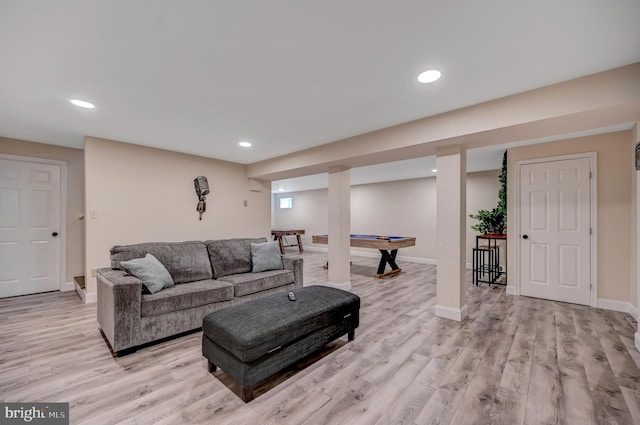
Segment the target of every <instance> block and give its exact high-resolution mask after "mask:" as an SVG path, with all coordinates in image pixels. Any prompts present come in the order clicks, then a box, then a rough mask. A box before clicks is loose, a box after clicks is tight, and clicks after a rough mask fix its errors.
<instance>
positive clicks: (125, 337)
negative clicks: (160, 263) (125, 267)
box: [97, 268, 142, 352]
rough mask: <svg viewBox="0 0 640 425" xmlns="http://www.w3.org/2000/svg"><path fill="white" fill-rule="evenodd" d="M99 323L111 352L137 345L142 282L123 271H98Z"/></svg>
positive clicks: (107, 269)
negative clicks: (136, 337) (136, 336)
mask: <svg viewBox="0 0 640 425" xmlns="http://www.w3.org/2000/svg"><path fill="white" fill-rule="evenodd" d="M97 283H98V306H97V310H98V314H97V316H98V323H99V324H100V327H101V328H102V331H103V332H104V334H105V336H106V338H107V339H108V340H109V343H110V344H111V349H112V350H113V351H114V352H118V351H120V350H123V349H125V348H129V347H132V346H134V345H136V343H135V340H134V339H135V335H137V333H138V331H139V327H140V311H141V303H142V281H140V279H138V278H136V277H134V276H131V275H128V274H127V273H126V272H124V271H122V270H112V269H110V268H104V269H99V270H98V272H97Z"/></svg>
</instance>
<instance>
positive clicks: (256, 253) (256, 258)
mask: <svg viewBox="0 0 640 425" xmlns="http://www.w3.org/2000/svg"><path fill="white" fill-rule="evenodd" d="M251 263H252V267H251V271H252V272H253V273H258V272H266V271H267V270H281V269H282V268H283V267H282V256H281V255H280V244H279V243H278V241H274V242H264V243H251Z"/></svg>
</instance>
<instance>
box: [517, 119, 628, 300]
mask: <svg viewBox="0 0 640 425" xmlns="http://www.w3.org/2000/svg"><path fill="white" fill-rule="evenodd" d="M630 139H631V135H630V132H629V131H623V132H615V133H609V134H603V135H596V136H589V137H581V138H576V139H570V140H564V141H559V142H553V143H543V144H538V145H530V146H523V147H518V148H513V149H509V154H508V161H509V165H508V166H509V175H510V176H513V175H515V174H514V173H516V172H517V168H516V162H517V161H522V160H526V159H537V158H545V157H553V156H561V155H569V154H575V153H585V152H596V153H597V162H598V168H597V175H598V182H597V188H598V206H597V208H598V223H597V232H598V234H597V236H598V264H597V266H598V277H597V278H598V298H601V299H607V300H616V301H625V302H630V301H631V294H632V289H631V253H630V248H629V247H630V244H631V237H632V235H631V231H632V229H631V219H632V216H631V214H632V211H631V179H632V177H633V168H632V166H631V161H630V160H629V157H630V156H632V153H631V150H630V149H629V140H630ZM512 181H513V180H512ZM507 196H508V198H507V199H508V211H509V214H508V220H509V223H508V225H509V228H510V229H515V217H516V214H517V210H518V209H517V205H518V203H517V199H516V198H515V196H516V192H515V187H514V185H513V184H510V185H508V194H507ZM516 238H517V234H516V232H515V230H514V232H510V239H509V265H510V270H514V271H515V265H516V261H517V258H516V255H515V253H516V252H515V249H516V243H517V239H516ZM515 278H516V276H514V277H513V279H510V281H511V282H514V283H515V280H514V279H515Z"/></svg>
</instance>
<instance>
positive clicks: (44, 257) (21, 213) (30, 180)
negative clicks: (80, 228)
mask: <svg viewBox="0 0 640 425" xmlns="http://www.w3.org/2000/svg"><path fill="white" fill-rule="evenodd" d="M59 231H60V166H59V165H55V164H41V163H37V162H27V161H18V160H8V159H1V158H0V298H4V297H11V296H15V295H24V294H33V293H36V292H46V291H54V290H58V289H60V237H59V235H58V232H59Z"/></svg>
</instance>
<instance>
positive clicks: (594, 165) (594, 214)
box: [509, 152, 598, 307]
mask: <svg viewBox="0 0 640 425" xmlns="http://www.w3.org/2000/svg"><path fill="white" fill-rule="evenodd" d="M583 158H587V159H589V171H590V173H591V174H590V175H591V178H590V179H589V188H590V198H591V202H590V205H589V217H590V223H589V225H590V226H589V227H590V228H591V237H590V238H589V240H590V245H591V246H590V251H591V258H590V259H589V261H590V262H591V264H590V266H591V267H590V270H591V272H590V276H589V277H590V280H591V291H590V292H591V297H590V298H591V307H597V306H598V154H597V153H596V152H585V153H577V154H570V155H561V156H551V157H545V158H536V159H524V160H521V161H517V162H516V163H515V165H516V170H517V173H516V176H515V177H516V178H515V180H516V182H515V183H516V187H515V196H516V202H515V203H514V204H515V206H516V214H515V223H516V232H515V235H514V238H515V239H517V242H516V244H515V246H516V256H515V258H516V261H515V273H514V274H513V275H514V277H515V283H516V284H515V288H514V289H515V294H514V295H518V296H520V295H521V294H522V293H521V289H520V284H521V282H520V254H521V249H522V248H521V244H522V238H521V237H520V236H521V234H522V230H521V223H520V176H521V169H522V166H523V165H527V164H537V163H542V162H553V161H565V160H570V159H583ZM514 242H515V241H514ZM509 275H510V276H512V275H511V273H509Z"/></svg>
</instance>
